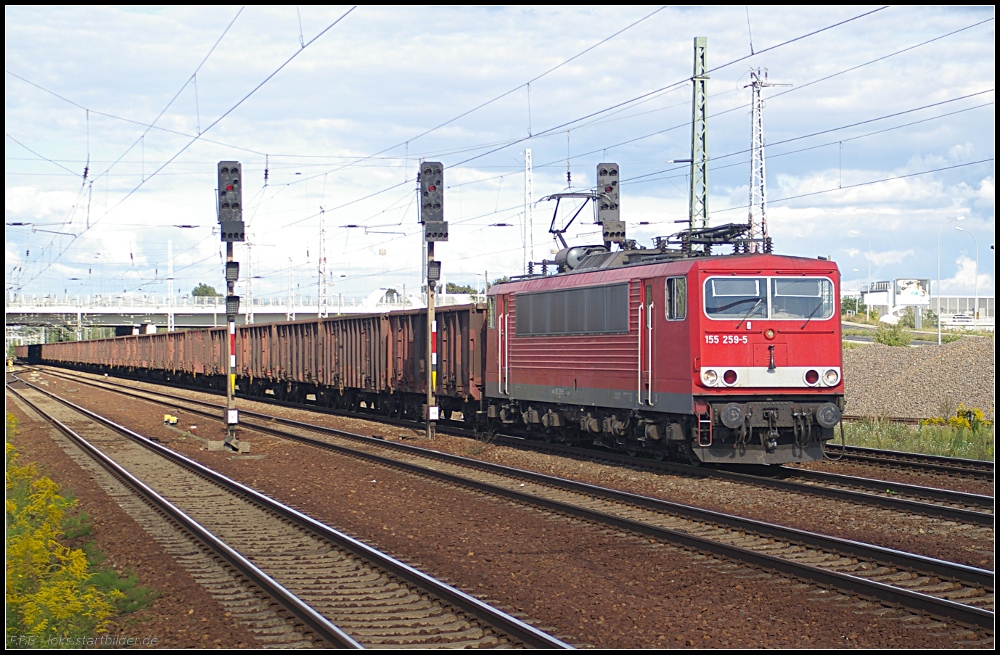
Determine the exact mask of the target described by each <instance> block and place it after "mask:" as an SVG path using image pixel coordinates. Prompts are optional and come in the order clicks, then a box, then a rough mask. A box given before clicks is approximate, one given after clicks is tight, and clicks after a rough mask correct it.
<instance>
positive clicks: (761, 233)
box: [747, 68, 791, 252]
mask: <svg viewBox="0 0 1000 655" xmlns="http://www.w3.org/2000/svg"><path fill="white" fill-rule="evenodd" d="M750 78H751V80H752V81H751V82H750V84H748V85H747V86H749V87H750V88H751V89H753V100H752V102H751V107H752V120H751V122H752V123H753V129H752V132H751V136H750V215H749V218H748V219H747V220H748V223H749V226H750V239H751V242H750V251H751V252H764V250H765V245H764V244H765V243H766V241H767V238H768V234H767V175H766V171H765V168H764V100H763V98H761V93H760V90H761V89H762V88H764V87H765V86H791V85H790V84H774V83H771V82H768V81H767V70H763V71H761V69H759V68H758V69H757V70H755V71H750Z"/></svg>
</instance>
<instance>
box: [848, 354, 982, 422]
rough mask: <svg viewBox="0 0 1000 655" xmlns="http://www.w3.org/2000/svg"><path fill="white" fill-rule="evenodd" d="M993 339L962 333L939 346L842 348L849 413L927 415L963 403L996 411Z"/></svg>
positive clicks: (952, 409) (899, 415)
mask: <svg viewBox="0 0 1000 655" xmlns="http://www.w3.org/2000/svg"><path fill="white" fill-rule="evenodd" d="M994 365H995V349H994V343H993V339H990V338H988V337H971V336H967V337H963V338H962V339H959V340H958V341H954V342H952V343H946V344H944V345H942V346H940V347H938V346H922V347H918V348H902V347H892V346H884V345H882V344H879V343H873V344H871V345H866V346H862V347H860V348H852V349H850V350H845V351H844V385H845V387H846V395H847V408H846V413H847V414H851V415H855V416H877V417H882V416H884V417H899V418H929V417H933V416H940V415H941V414H942V413H943V412H945V411H949V410H950V411H952V412H953V411H954V409H955V408H956V407H957V406H958V404H959V403H965V405H966V406H967V407H978V408H979V409H981V410H983V412H984V413H985V414H986V416H987V418H989V419H990V420H992V419H993V415H994V399H995V386H994Z"/></svg>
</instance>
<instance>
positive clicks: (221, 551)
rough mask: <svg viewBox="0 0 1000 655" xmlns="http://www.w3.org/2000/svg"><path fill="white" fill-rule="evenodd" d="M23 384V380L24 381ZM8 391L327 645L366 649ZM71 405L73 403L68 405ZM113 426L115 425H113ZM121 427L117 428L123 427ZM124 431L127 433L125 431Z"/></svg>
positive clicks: (17, 393) (55, 421)
mask: <svg viewBox="0 0 1000 655" xmlns="http://www.w3.org/2000/svg"><path fill="white" fill-rule="evenodd" d="M21 382H24V380H21ZM25 384H28V386H31V387H32V388H33V389H35V390H36V391H39V392H40V393H43V394H45V395H48V396H51V397H53V398H55V399H56V400H60V401H61V399H60V398H58V397H57V396H54V395H53V394H49V393H47V392H45V391H44V390H41V389H38V388H37V387H35V386H34V385H31V384H29V383H27V382H25ZM7 389H8V390H9V391H10V392H11V393H13V394H14V395H15V396H17V397H18V398H19V399H20V400H21V401H22V402H24V403H25V404H26V405H28V406H29V407H31V408H32V409H33V410H34V411H35V412H37V413H38V414H39V415H40V416H42V417H43V418H44V419H45V420H46V421H48V422H49V423H51V424H52V425H53V426H55V428H56V429H57V430H59V432H61V433H62V434H63V435H65V436H66V437H67V438H68V439H70V440H71V441H72V442H73V443H74V444H76V445H77V446H78V447H79V448H80V449H82V450H83V451H84V452H85V453H86V454H87V455H88V456H89V457H91V458H92V459H93V460H94V461H96V462H97V463H98V464H100V465H101V466H102V467H103V468H104V469H105V470H107V471H108V472H109V473H111V474H112V475H113V476H115V477H116V478H118V479H119V480H121V481H122V482H123V483H124V484H126V485H127V486H128V487H130V488H131V489H132V490H133V491H134V492H135V493H136V494H138V495H139V496H140V497H142V498H144V499H145V500H146V501H147V502H148V503H150V504H151V505H153V506H154V507H156V508H157V509H158V510H160V511H162V512H163V513H164V514H166V515H167V516H169V517H170V518H171V519H172V520H173V521H175V522H176V523H177V524H178V525H180V526H181V528H182V529H183V530H186V531H188V532H189V533H190V534H192V535H193V536H194V537H195V538H196V539H197V540H198V541H200V542H202V543H203V544H204V545H205V546H207V547H208V548H209V549H210V550H211V551H212V552H214V553H215V554H216V555H218V556H219V557H221V558H222V559H224V560H225V561H226V562H228V563H229V564H230V565H231V566H232V567H233V568H235V569H236V570H237V571H239V572H240V574H241V575H243V576H244V577H245V578H246V579H248V580H250V581H251V582H252V583H253V584H254V585H256V586H257V587H258V588H260V589H262V590H263V591H264V592H265V593H266V594H267V595H269V596H271V597H272V598H274V599H275V600H277V601H278V602H279V603H280V604H281V605H282V606H283V607H284V608H285V609H286V610H288V611H289V612H291V613H292V614H293V615H294V616H295V617H296V618H298V620H299V621H301V622H302V623H303V624H305V625H306V626H308V627H309V629H310V630H312V631H313V632H314V633H315V634H316V635H317V636H319V637H321V638H322V639H324V640H326V642H327V643H329V644H331V645H332V646H334V647H336V648H363V646H361V644H359V643H358V642H357V641H355V640H354V639H353V638H352V637H351V636H350V635H348V634H347V633H346V632H344V631H343V630H341V629H340V628H338V627H337V626H335V625H333V624H332V623H331V622H330V621H329V620H328V619H326V618H325V617H324V616H322V615H321V614H319V613H318V612H316V610H314V609H313V608H312V607H310V606H309V605H307V604H306V603H305V602H304V601H302V600H301V599H300V598H299V597H298V596H296V595H295V594H293V593H292V592H290V591H289V590H287V589H285V587H284V586H282V585H281V584H279V583H278V582H277V581H276V580H274V579H273V578H271V577H270V576H269V575H268V574H266V573H265V572H264V571H262V570H260V569H259V568H258V567H257V566H255V565H254V564H253V563H252V562H250V561H249V560H248V559H246V558H245V557H243V556H242V555H241V554H240V553H238V552H237V551H235V550H234V549H232V548H231V547H230V546H229V545H228V544H226V543H225V542H223V541H222V540H221V539H219V538H218V537H216V536H215V535H214V534H212V533H211V532H209V531H208V530H207V529H205V528H204V527H202V526H201V524H199V523H198V522H197V521H195V520H194V519H192V518H191V517H189V516H188V515H187V514H185V513H184V512H183V511H182V510H181V509H180V508H178V507H177V506H176V505H174V504H173V503H171V502H170V501H168V500H167V499H166V498H164V497H163V496H161V495H160V494H158V493H156V492H155V491H153V489H151V488H150V487H149V486H147V485H146V484H145V483H143V482H142V481H141V480H139V479H138V478H136V477H135V476H134V475H132V474H131V473H129V472H128V471H127V470H125V469H124V468H122V467H121V466H120V465H119V464H118V463H117V462H115V461H114V460H112V459H111V458H110V457H108V456H107V455H105V454H104V453H103V452H101V451H100V450H98V449H97V448H96V447H95V446H94V445H93V444H91V443H90V442H89V441H87V440H86V439H84V438H83V437H82V436H80V435H79V434H77V433H76V432H74V431H73V430H72V429H71V428H70V427H69V426H67V425H66V424H64V423H62V422H61V421H60V420H59V419H57V418H55V417H54V416H51V415H50V414H48V413H47V412H46V411H45V410H43V409H42V408H41V407H39V406H38V405H36V404H35V403H33V402H32V401H31V400H29V399H28V398H27V397H26V396H25V395H24V394H23V393H21V392H20V391H19V390H18V389H16V388H15V387H12V386H8V387H7ZM69 405H70V406H72V404H71V403H69ZM73 407H74V408H75V409H78V410H81V411H83V412H84V413H85V414H86V415H88V416H89V417H90V418H93V415H91V414H90V413H89V412H87V411H86V410H83V409H82V408H76V407H75V406H73ZM112 425H113V424H112ZM120 427H121V426H118V427H117V428H115V429H118V428H120ZM121 429H122V430H125V431H127V430H126V429H125V428H121ZM132 435H134V437H135V438H138V439H144V440H145V437H142V436H140V435H137V434H135V433H132Z"/></svg>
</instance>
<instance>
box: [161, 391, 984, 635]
mask: <svg viewBox="0 0 1000 655" xmlns="http://www.w3.org/2000/svg"><path fill="white" fill-rule="evenodd" d="M148 393H151V394H153V395H159V394H156V393H155V392H148ZM147 400H148V399H147ZM154 402H158V401H154ZM192 402H193V403H194V404H204V405H207V406H209V407H211V408H214V409H218V408H217V406H215V405H213V404H211V403H204V401H192ZM180 408H181V409H184V410H186V411H193V410H191V409H190V408H184V407H180ZM198 413H201V412H198ZM206 415H207V414H206ZM208 416H210V418H215V419H219V416H215V415H208ZM243 416H244V421H243V425H244V426H245V427H248V428H251V429H254V430H258V431H261V432H265V433H268V434H272V435H275V436H278V437H281V438H285V439H290V440H294V441H297V442H300V443H304V444H307V445H311V446H315V447H318V448H322V449H324V450H329V451H332V452H337V453H340V454H344V455H348V456H351V457H359V458H363V459H366V460H369V461H372V462H375V463H378V464H381V465H385V466H390V467H393V468H397V469H401V470H404V471H408V472H410V473H413V474H417V475H422V476H428V477H432V478H437V479H440V480H442V481H445V482H449V483H452V484H458V485H461V486H465V487H470V488H473V489H475V490H478V491H481V492H484V493H490V494H493V495H498V496H501V497H505V498H508V499H511V500H515V501H517V502H521V503H524V504H529V505H535V506H539V507H542V508H545V509H549V510H550V511H556V512H560V513H564V514H569V515H571V516H576V517H578V518H582V519H586V520H590V521H594V522H597V523H603V524H605V525H611V526H614V527H618V528H619V529H624V530H628V531H631V532H636V533H639V534H644V535H647V536H652V537H657V538H660V539H664V540H665V541H670V542H673V543H678V544H681V545H683V546H686V547H689V548H693V549H696V550H700V551H703V552H710V553H713V554H716V555H720V556H725V557H730V558H733V559H737V560H740V561H744V562H746V563H749V564H752V565H755V566H761V567H763V568H767V569H769V570H774V571H778V572H780V573H783V574H786V575H794V576H797V577H800V578H803V579H808V580H811V581H813V582H815V583H819V584H822V585H830V586H833V587H837V588H840V589H843V590H846V591H850V592H852V593H856V594H859V595H863V596H867V597H871V598H876V599H878V600H880V601H883V602H889V603H896V604H899V605H903V606H906V607H909V608H911V609H916V610H920V611H926V612H929V613H931V614H935V615H938V616H945V617H948V618H951V619H955V620H958V621H961V622H964V623H967V624H972V625H977V626H980V627H992V625H993V617H994V614H993V612H990V611H988V610H983V609H979V608H976V607H972V606H969V605H964V604H962V603H956V602H954V601H949V600H943V599H940V598H936V597H934V596H930V595H927V594H923V593H919V592H914V591H910V590H907V589H902V588H899V587H895V586H892V585H887V584H884V583H880V582H875V581H871V580H866V579H864V578H860V577H858V576H853V575H849V574H845V573H840V572H836V571H827V570H824V569H822V568H820V567H815V566H811V565H807V564H800V563H797V562H792V561H790V560H787V559H784V558H780V557H776V556H773V555H768V554H765V553H758V552H755V551H752V550H749V549H745V548H741V547H738V546H731V545H727V544H723V543H720V542H718V541H713V540H711V539H706V538H702V537H697V536H694V535H690V534H688V533H685V532H682V531H677V530H671V529H669V528H662V527H659V526H654V525H651V524H648V523H643V522H640V521H635V520H632V519H627V518H623V517H619V516H614V515H611V514H607V513H604V512H600V511H595V510H589V509H585V508H581V507H579V506H576V505H572V504H569V503H564V502H561V501H556V500H551V499H545V498H539V497H538V496H533V495H526V494H524V493H522V492H518V491H516V490H511V489H507V488H505V487H499V486H496V485H493V484H490V483H486V482H481V481H475V480H469V479H468V478H464V477H461V476H455V475H453V474H450V473H446V472H442V471H438V470H435V469H433V468H427V467H423V466H419V465H416V464H411V463H407V462H400V461H398V460H395V459H392V458H387V457H383V456H381V455H377V454H375V453H370V452H364V451H358V450H355V449H352V448H347V447H344V446H339V445H336V444H331V443H329V442H325V441H318V440H315V439H311V438H309V437H304V436H302V435H296V434H293V433H289V432H286V431H284V430H280V429H278V428H276V427H274V424H282V425H287V426H292V427H296V428H298V429H304V430H309V431H312V432H320V433H326V434H331V435H334V436H339V437H346V438H349V439H352V440H356V441H359V442H361V443H365V444H371V445H378V446H381V447H385V448H390V449H393V450H397V451H400V452H406V453H407V454H411V455H417V456H420V457H425V458H431V459H436V460H440V461H443V462H448V463H453V464H459V465H461V466H467V467H473V468H478V469H481V470H485V471H489V472H492V473H498V474H501V475H507V476H512V477H517V478H521V479H528V480H531V481H533V482H538V483H541V484H546V485H548V486H552V487H558V488H562V489H566V490H569V491H574V492H577V493H584V494H587V495H591V496H597V497H601V498H605V499H608V500H612V501H615V502H621V503H627V504H631V505H635V506H639V507H644V508H647V509H652V510H654V511H659V512H666V513H673V514H676V515H681V516H685V517H687V518H691V519H694V520H699V521H705V522H709V523H715V524H718V525H722V526H725V527H728V528H731V529H735V530H745V531H749V532H753V533H755V534H758V535H765V536H771V537H775V538H780V539H784V540H787V541H791V542H794V543H799V544H802V545H806V546H810V547H815V548H823V549H826V550H828V551H833V552H835V553H840V554H846V555H850V556H854V557H861V558H866V559H869V560H874V561H875V562H877V563H880V564H884V565H889V566H896V567H905V568H907V569H909V570H916V571H918V572H921V573H924V574H930V575H934V576H941V577H945V578H948V579H952V580H956V581H961V582H963V583H966V584H970V585H975V586H980V587H983V588H984V589H992V588H993V581H994V573H993V572H992V571H987V570H985V569H978V568H976V567H971V566H965V565H961V564H955V563H952V562H945V561H942V560H938V559H935V558H930V557H926V556H921V555H915V554H912V553H905V552H903V551H898V550H894V549H889V548H884V547H880V546H873V545H870V544H863V543H860V542H856V541H851V540H847V539H840V538H837V537H830V536H827V535H821V534H817V533H811V532H807V531H803V530H797V529H794V528H788V527H784V526H780V525H775V524H770V523H765V522H762V521H755V520H752V519H745V518H742V517H737V516H732V515H727V514H722V513H719V512H713V511H711V510H704V509H700V508H696V507H692V506H688V505H682V504H680V503H672V502H669V501H664V500H659V499H655V498H648V497H644V496H638V495H635V494H629V493H627V492H622V491H617V490H612V489H606V488H603V487H596V486H594V485H589V484H586V483H580V482H575V481H571V480H564V479H561V478H555V477H552V476H548V475H545V474H540V473H534V472H531V471H524V470H520V469H513V468H510V467H505V466H500V465H497V464H491V463H488V462H482V461H480V460H468V459H465V458H461V457H457V456H454V455H449V454H446V453H439V452H436V451H428V450H426V449H423V448H419V447H415V446H410V445H407V444H399V443H394V442H389V441H384V440H382V439H379V438H373V437H366V436H364V435H358V434H354V433H351V432H347V431H344V430H337V429H334V428H324V427H321V426H315V425H311V424H308V423H303V422H301V421H295V420H292V419H286V418H281V417H273V416H269V415H266V414H259V413H256V412H249V411H243ZM248 416H249V417H254V418H259V419H260V420H263V421H267V422H268V423H270V425H268V424H263V423H262V424H258V423H255V422H250V423H248V422H247V421H246V420H245V419H246V417H248Z"/></svg>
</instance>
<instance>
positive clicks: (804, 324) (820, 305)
mask: <svg viewBox="0 0 1000 655" xmlns="http://www.w3.org/2000/svg"><path fill="white" fill-rule="evenodd" d="M822 306H823V300H822V299H821V300H820V301H819V304H818V305H816V308H815V309H813V310H812V311H811V312H809V316H807V317H806V322H805V323H803V324H802V326H801V327H800V328H799V329H800V330H804V329H806V326H807V325H809V321H811V320H812V319H813V316H815V315H816V312H818V311H819V308H820V307H822Z"/></svg>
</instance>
